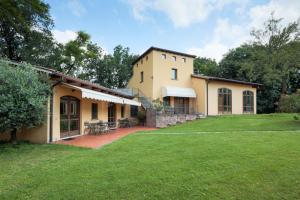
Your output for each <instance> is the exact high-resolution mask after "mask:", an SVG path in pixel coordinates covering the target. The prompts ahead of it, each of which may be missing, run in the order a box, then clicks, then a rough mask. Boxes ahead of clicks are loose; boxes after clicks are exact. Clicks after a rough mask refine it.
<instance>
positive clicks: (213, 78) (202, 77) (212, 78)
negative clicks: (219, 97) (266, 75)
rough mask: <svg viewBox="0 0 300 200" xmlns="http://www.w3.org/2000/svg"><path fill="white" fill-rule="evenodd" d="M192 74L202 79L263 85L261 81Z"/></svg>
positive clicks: (256, 85)
mask: <svg viewBox="0 0 300 200" xmlns="http://www.w3.org/2000/svg"><path fill="white" fill-rule="evenodd" d="M191 76H192V77H193V78H201V79H205V80H210V81H223V82H229V83H237V84H243V85H251V86H255V87H259V86H262V84H260V83H252V82H247V81H239V80H234V79H226V78H220V77H213V76H203V75H196V74H192V75H191Z"/></svg>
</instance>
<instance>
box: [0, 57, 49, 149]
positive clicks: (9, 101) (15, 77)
mask: <svg viewBox="0 0 300 200" xmlns="http://www.w3.org/2000/svg"><path fill="white" fill-rule="evenodd" d="M49 94H50V88H49V85H48V84H47V83H46V82H45V81H41V79H40V76H39V74H37V72H36V71H35V70H34V69H33V68H32V67H31V66H29V65H20V66H10V65H8V64H7V63H5V62H3V61H0V133H3V132H6V131H9V132H10V133H11V141H12V142H13V143H16V133H17V130H18V129H21V128H23V127H24V128H26V127H28V128H31V127H35V126H38V125H40V124H42V123H43V122H44V121H45V117H46V115H45V114H46V108H47V106H46V105H47V101H48V96H49Z"/></svg>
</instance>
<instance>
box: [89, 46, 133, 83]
mask: <svg viewBox="0 0 300 200" xmlns="http://www.w3.org/2000/svg"><path fill="white" fill-rule="evenodd" d="M136 58H137V55H133V54H130V52H129V48H128V47H123V46H121V45H118V46H116V47H115V48H114V52H113V54H107V55H104V57H103V59H101V60H98V61H97V63H96V64H95V65H94V66H91V68H92V69H93V80H94V81H95V82H96V83H98V84H100V85H103V86H106V87H109V88H123V87H125V86H126V85H127V83H128V81H129V79H130V78H131V76H132V73H133V71H132V63H133V61H134V60H135V59H136Z"/></svg>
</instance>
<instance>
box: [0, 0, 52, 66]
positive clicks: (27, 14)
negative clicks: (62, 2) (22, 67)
mask: <svg viewBox="0 0 300 200" xmlns="http://www.w3.org/2000/svg"><path fill="white" fill-rule="evenodd" d="M52 26H53V21H52V19H51V17H50V14H49V5H48V4H46V3H44V2H43V1H41V0H1V1H0V56H1V57H7V58H8V59H10V60H16V61H22V60H24V58H23V55H22V51H23V50H24V49H26V50H27V51H30V50H31V49H30V48H28V47H32V48H34V47H33V46H32V45H33V43H32V42H34V41H36V40H37V39H38V38H45V39H47V41H48V42H49V41H51V38H52V37H51V32H50V30H51V28H52ZM40 42H42V40H40ZM35 47H38V46H35Z"/></svg>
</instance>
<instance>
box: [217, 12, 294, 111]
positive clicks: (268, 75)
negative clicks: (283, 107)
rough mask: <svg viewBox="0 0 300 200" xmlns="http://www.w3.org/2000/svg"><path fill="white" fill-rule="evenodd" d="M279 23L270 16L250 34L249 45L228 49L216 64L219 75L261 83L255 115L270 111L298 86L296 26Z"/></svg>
mask: <svg viewBox="0 0 300 200" xmlns="http://www.w3.org/2000/svg"><path fill="white" fill-rule="evenodd" d="M280 24H281V19H279V20H277V19H274V18H273V16H271V18H270V19H269V20H268V21H267V22H266V23H265V27H264V29H261V30H254V31H253V32H252V35H253V36H254V41H253V42H252V43H250V44H245V45H242V46H240V47H238V48H236V49H233V50H231V51H230V52H229V53H227V54H226V56H225V57H224V58H223V59H222V61H221V62H220V76H222V77H225V78H234V79H238V80H245V81H252V82H258V83H262V84H263V88H262V89H260V90H259V92H258V94H257V96H258V101H257V104H258V111H259V112H274V111H275V110H276V106H277V102H278V100H279V98H280V95H283V94H286V93H287V92H292V91H296V89H297V87H298V86H299V69H300V60H299V59H300V42H299V28H298V27H299V24H298V23H296V22H294V23H290V24H288V25H287V26H285V27H282V26H281V25H280Z"/></svg>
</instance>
